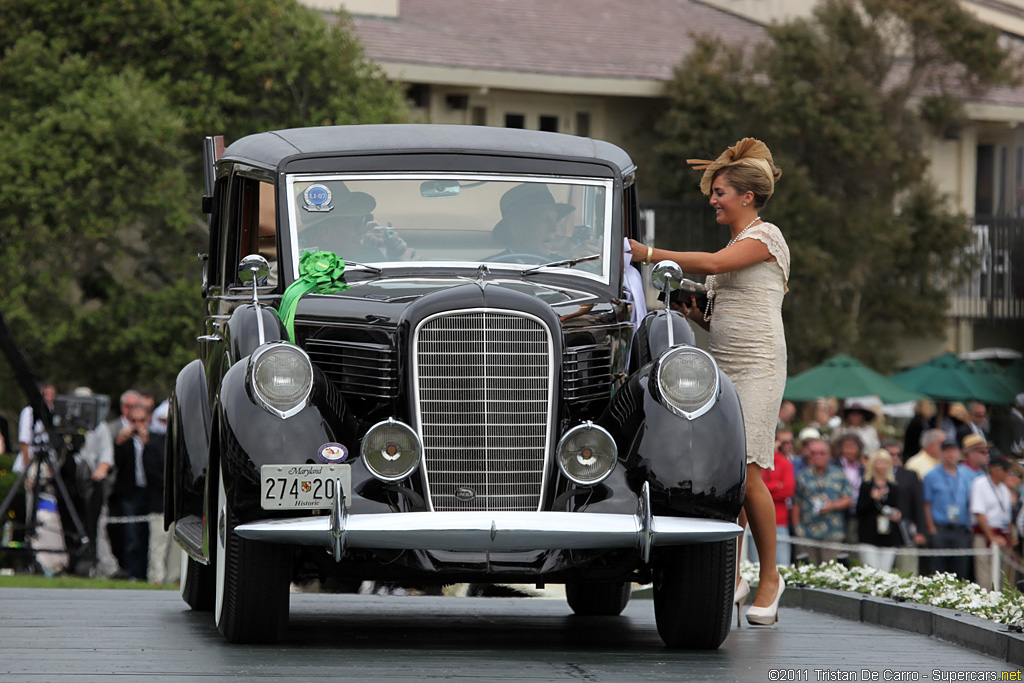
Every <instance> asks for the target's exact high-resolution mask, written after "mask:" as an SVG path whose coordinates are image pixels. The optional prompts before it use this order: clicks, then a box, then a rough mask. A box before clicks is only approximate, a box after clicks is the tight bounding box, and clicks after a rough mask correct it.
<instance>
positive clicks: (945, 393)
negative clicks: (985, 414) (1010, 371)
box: [892, 353, 1013, 405]
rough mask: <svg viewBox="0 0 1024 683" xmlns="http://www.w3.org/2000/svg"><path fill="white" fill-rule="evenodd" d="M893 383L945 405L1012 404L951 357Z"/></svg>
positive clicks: (913, 370) (904, 374)
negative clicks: (972, 401)
mask: <svg viewBox="0 0 1024 683" xmlns="http://www.w3.org/2000/svg"><path fill="white" fill-rule="evenodd" d="M892 379H893V380H894V381H896V382H898V383H900V384H902V385H903V386H906V387H909V388H911V389H914V390H916V391H920V392H921V393H923V394H927V395H928V396H930V397H932V398H934V399H938V400H943V401H970V400H972V399H973V400H976V401H981V402H982V403H990V404H992V405H1006V404H1008V403H1010V402H1011V401H1012V400H1013V396H1012V395H1007V392H1006V390H1005V388H1003V387H999V386H997V385H996V383H994V382H993V381H992V380H991V379H989V378H987V377H985V376H984V375H983V374H982V372H981V371H979V370H976V369H974V368H972V367H971V366H970V365H969V364H968V363H965V362H964V361H962V360H960V359H959V358H957V357H956V355H954V354H952V353H944V354H942V355H941V356H936V357H935V358H932V359H931V360H930V361H927V362H926V363H922V364H921V365H918V366H916V367H913V368H910V369H909V370H904V371H903V372H898V373H896V374H895V375H893V376H892Z"/></svg>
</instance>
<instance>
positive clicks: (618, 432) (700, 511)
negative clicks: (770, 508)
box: [601, 365, 746, 520]
mask: <svg viewBox="0 0 1024 683" xmlns="http://www.w3.org/2000/svg"><path fill="white" fill-rule="evenodd" d="M651 372H652V366H650V365H648V366H645V367H644V368H643V369H642V371H641V372H638V373H636V374H634V375H633V376H632V377H631V378H630V379H629V381H628V382H627V383H626V386H625V387H623V389H622V390H620V391H619V392H618V393H617V394H616V396H615V398H614V399H613V401H612V403H611V404H610V406H609V409H608V411H607V412H606V414H605V415H604V416H603V417H602V420H601V422H602V423H603V424H604V425H605V427H606V428H607V429H609V431H610V432H611V433H612V435H613V436H614V437H615V439H616V443H617V445H618V447H619V461H620V464H621V465H622V466H623V467H622V468H623V470H624V471H625V478H626V480H627V482H628V486H629V489H630V490H631V491H632V492H633V495H634V497H635V496H637V495H639V493H640V490H641V488H642V487H643V484H644V483H645V482H647V483H649V484H650V489H651V508H652V511H653V513H654V514H656V515H657V514H668V515H672V516H687V517H710V518H715V519H723V520H735V519H736V517H737V516H738V515H739V512H740V508H741V507H742V505H743V495H744V487H745V485H746V435H745V432H744V428H743V413H742V411H741V409H740V402H739V397H738V395H737V394H736V388H735V387H734V386H733V384H732V382H731V381H730V380H729V378H728V377H726V375H725V373H724V372H722V371H721V370H719V380H720V391H719V395H718V397H717V398H716V400H715V405H714V406H713V407H712V408H711V409H710V410H708V411H707V412H706V413H704V414H703V415H700V416H699V417H696V418H693V419H689V418H687V417H685V416H682V415H677V414H676V413H674V412H672V411H671V410H670V409H669V408H667V407H665V406H663V405H662V404H661V403H660V402H659V401H658V399H657V398H656V397H655V395H654V394H653V393H652V392H651V389H650V379H651Z"/></svg>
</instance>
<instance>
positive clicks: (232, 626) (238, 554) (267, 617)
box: [215, 466, 291, 643]
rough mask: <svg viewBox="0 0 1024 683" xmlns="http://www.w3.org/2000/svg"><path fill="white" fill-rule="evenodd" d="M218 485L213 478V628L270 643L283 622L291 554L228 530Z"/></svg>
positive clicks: (237, 638)
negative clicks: (215, 501)
mask: <svg viewBox="0 0 1024 683" xmlns="http://www.w3.org/2000/svg"><path fill="white" fill-rule="evenodd" d="M237 525H238V520H237V519H236V518H235V516H234V515H233V514H232V512H231V505H230V504H229V503H228V499H227V493H226V491H225V487H224V469H223V466H222V467H221V468H220V471H219V472H218V480H217V528H216V529H215V533H216V535H217V542H216V553H215V556H216V567H217V572H216V575H217V587H216V595H217V604H216V608H215V612H216V615H217V628H218V629H219V630H220V632H221V633H222V634H223V635H224V637H225V638H226V639H227V640H228V642H231V643H276V642H277V641H278V640H280V638H281V636H282V635H283V634H284V630H285V626H287V624H288V600H289V587H290V580H291V555H290V553H289V551H288V548H287V547H285V546H280V545H274V544H270V543H257V542H255V541H250V540H247V539H244V538H242V537H241V536H239V535H237V534H236V533H235V532H234V529H235V527H236V526H237Z"/></svg>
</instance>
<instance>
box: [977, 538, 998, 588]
mask: <svg viewBox="0 0 1024 683" xmlns="http://www.w3.org/2000/svg"><path fill="white" fill-rule="evenodd" d="M1000 560H1001V558H1000V557H999V544H998V543H993V544H992V590H994V591H997V590H1002V587H1003V582H1002V577H1003V565H1002V563H1001V562H1000ZM978 578H979V579H980V578H981V577H980V576H979V577H978Z"/></svg>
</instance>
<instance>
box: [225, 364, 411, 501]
mask: <svg viewBox="0 0 1024 683" xmlns="http://www.w3.org/2000/svg"><path fill="white" fill-rule="evenodd" d="M248 365H249V362H248V358H244V359H242V360H240V361H238V362H236V363H235V364H234V365H232V366H231V368H230V369H229V370H228V372H227V373H226V374H225V375H224V379H223V380H222V382H221V389H220V401H219V404H218V406H217V409H216V410H217V415H216V418H217V427H218V429H217V440H218V443H217V444H216V446H215V449H214V450H215V452H216V453H217V457H218V458H219V459H220V463H221V464H223V468H224V472H225V473H226V476H225V479H226V481H225V492H226V493H227V495H228V497H229V500H230V501H231V504H232V508H233V510H234V511H236V512H237V513H238V515H239V517H240V518H242V519H243V520H248V519H257V518H260V517H266V516H268V514H267V513H265V512H264V511H263V510H262V509H261V508H260V501H259V495H260V472H261V468H262V467H263V466H264V465H276V464H282V463H283V464H306V463H320V462H321V460H319V458H318V452H319V450H320V448H321V447H322V446H323V445H324V444H327V443H340V444H341V445H343V446H345V448H346V449H348V453H349V455H348V457H347V458H346V460H345V463H346V464H349V465H351V466H352V489H353V492H354V495H353V500H352V506H351V507H350V508H349V512H351V513H364V512H387V511H389V510H391V508H390V507H389V506H388V505H387V504H385V503H381V502H379V501H375V500H370V499H367V498H364V497H361V496H360V495H358V492H359V491H360V490H361V489H362V488H363V487H364V486H365V485H366V484H367V482H368V480H372V481H373V482H376V481H377V479H376V478H374V477H373V475H371V474H370V473H369V471H368V470H367V469H366V467H365V466H364V465H363V462H362V459H361V458H360V454H359V447H360V443H361V438H362V436H363V435H364V434H365V432H366V430H367V429H368V427H369V425H362V424H360V423H359V422H358V421H357V420H356V419H355V418H354V417H353V416H352V414H351V412H350V411H349V410H348V407H347V405H346V404H345V402H344V398H343V397H341V396H340V395H339V394H338V393H337V392H336V391H334V389H333V387H332V386H331V384H330V382H329V381H328V380H327V379H326V378H325V377H324V376H323V374H322V373H320V372H319V371H318V370H316V368H314V389H313V392H312V394H311V395H310V399H309V402H308V404H307V405H306V407H305V408H303V409H302V410H300V411H299V412H298V413H296V414H295V415H292V416H291V417H288V418H281V417H278V416H277V415H274V414H271V413H270V412H268V411H266V410H265V409H263V408H262V407H261V406H260V405H258V404H257V403H256V402H255V401H254V400H253V399H252V397H251V395H250V393H249V388H248V383H247V377H246V376H247V374H248ZM211 466H213V465H211ZM273 516H281V515H280V514H279V513H274V515H273Z"/></svg>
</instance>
